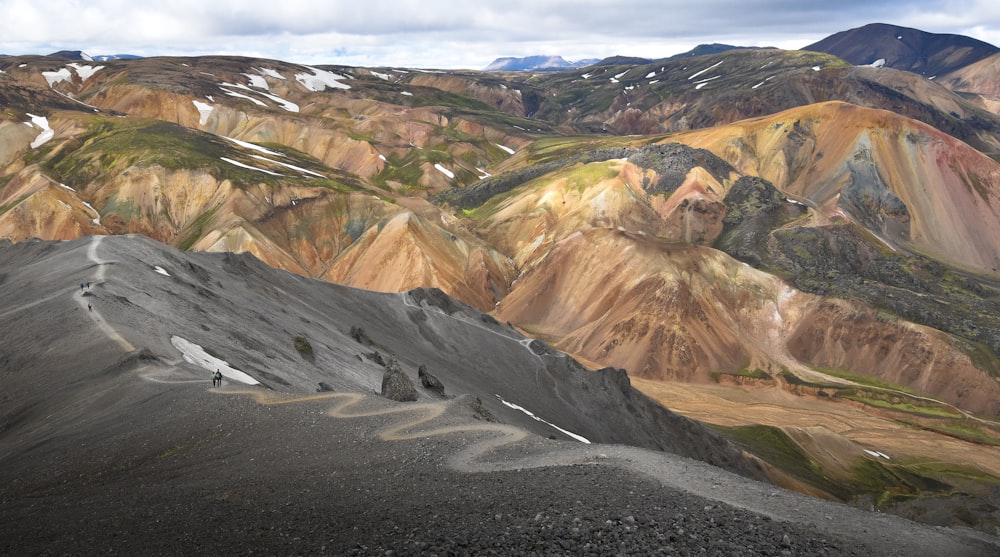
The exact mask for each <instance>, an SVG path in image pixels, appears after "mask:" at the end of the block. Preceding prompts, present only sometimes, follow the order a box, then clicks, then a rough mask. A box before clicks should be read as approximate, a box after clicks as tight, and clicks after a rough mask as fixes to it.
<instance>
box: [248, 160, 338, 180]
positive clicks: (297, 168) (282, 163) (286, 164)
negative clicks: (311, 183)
mask: <svg viewBox="0 0 1000 557" xmlns="http://www.w3.org/2000/svg"><path fill="white" fill-rule="evenodd" d="M250 156H251V157H253V158H255V159H260V160H262V161H267V162H269V163H273V164H280V165H281V166H284V167H285V168H289V169H291V170H295V171H297V172H301V173H303V174H312V175H313V176H318V177H320V178H326V176H323V175H322V174H320V173H319V172H313V171H312V170H306V169H305V168H300V167H298V166H295V165H293V164H288V163H287V162H280V161H274V160H271V159H269V158H267V157H262V156H260V155H250Z"/></svg>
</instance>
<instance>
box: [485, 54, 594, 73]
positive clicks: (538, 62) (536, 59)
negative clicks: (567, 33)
mask: <svg viewBox="0 0 1000 557" xmlns="http://www.w3.org/2000/svg"><path fill="white" fill-rule="evenodd" d="M594 62H596V60H591V59H587V60H578V61H576V62H567V61H566V60H564V59H563V57H562V56H525V57H523V58H512V57H507V58H497V59H496V60H494V61H492V62H490V64H489V65H488V66H486V67H485V68H483V71H486V72H498V71H558V70H565V69H571V68H582V67H584V66H589V65H590V64H592V63H594Z"/></svg>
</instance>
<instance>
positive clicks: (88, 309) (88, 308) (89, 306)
mask: <svg viewBox="0 0 1000 557" xmlns="http://www.w3.org/2000/svg"><path fill="white" fill-rule="evenodd" d="M87 311H94V306H92V305H90V304H89V303H88V304H87Z"/></svg>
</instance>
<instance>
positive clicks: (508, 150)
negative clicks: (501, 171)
mask: <svg viewBox="0 0 1000 557" xmlns="http://www.w3.org/2000/svg"><path fill="white" fill-rule="evenodd" d="M494 145H496V146H497V147H499V148H501V149H503V150H504V151H506V152H507V154H508V155H513V154H514V150H513V149H511V148H510V147H506V146H504V145H500V144H499V143H494Z"/></svg>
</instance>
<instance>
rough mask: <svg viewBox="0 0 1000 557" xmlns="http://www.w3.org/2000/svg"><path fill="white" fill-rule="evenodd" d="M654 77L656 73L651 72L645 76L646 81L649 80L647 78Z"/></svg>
mask: <svg viewBox="0 0 1000 557" xmlns="http://www.w3.org/2000/svg"><path fill="white" fill-rule="evenodd" d="M655 76H656V72H655V71H652V72H649V73H648V74H646V79H649V78H651V77H655Z"/></svg>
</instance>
